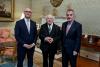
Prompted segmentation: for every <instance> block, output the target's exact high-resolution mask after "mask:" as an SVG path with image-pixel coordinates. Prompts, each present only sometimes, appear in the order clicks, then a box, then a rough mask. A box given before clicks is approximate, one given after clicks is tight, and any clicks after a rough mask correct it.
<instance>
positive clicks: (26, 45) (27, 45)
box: [23, 43, 35, 49]
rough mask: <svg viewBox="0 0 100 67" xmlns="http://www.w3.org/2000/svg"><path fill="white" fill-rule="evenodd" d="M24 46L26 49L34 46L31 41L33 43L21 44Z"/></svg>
mask: <svg viewBox="0 0 100 67" xmlns="http://www.w3.org/2000/svg"><path fill="white" fill-rule="evenodd" d="M23 46H24V47H25V48H27V49H31V48H32V47H34V46H35V44H34V43H33V44H24V45H23Z"/></svg>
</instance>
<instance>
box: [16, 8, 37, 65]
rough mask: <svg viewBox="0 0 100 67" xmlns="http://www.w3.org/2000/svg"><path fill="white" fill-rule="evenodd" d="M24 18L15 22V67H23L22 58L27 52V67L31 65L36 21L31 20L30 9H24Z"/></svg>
mask: <svg viewBox="0 0 100 67" xmlns="http://www.w3.org/2000/svg"><path fill="white" fill-rule="evenodd" d="M24 15H25V18H23V19H21V20H19V21H17V22H16V25H15V38H16V41H17V67H23V60H24V58H25V56H26V54H27V59H28V67H33V54H34V49H35V43H36V39H37V28H36V23H35V22H34V21H32V20H31V19H30V18H31V15H32V10H31V9H29V8H26V9H25V10H24Z"/></svg>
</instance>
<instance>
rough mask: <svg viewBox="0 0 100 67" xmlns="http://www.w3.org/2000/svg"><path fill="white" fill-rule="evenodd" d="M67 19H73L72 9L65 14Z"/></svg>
mask: <svg viewBox="0 0 100 67" xmlns="http://www.w3.org/2000/svg"><path fill="white" fill-rule="evenodd" d="M66 16H67V21H70V22H71V21H73V20H74V12H73V11H68V12H67V14H66Z"/></svg>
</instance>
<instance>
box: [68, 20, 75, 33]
mask: <svg viewBox="0 0 100 67" xmlns="http://www.w3.org/2000/svg"><path fill="white" fill-rule="evenodd" d="M74 28H75V21H74V22H73V23H72V25H71V27H70V29H69V31H68V34H69V33H71V32H73V30H74Z"/></svg>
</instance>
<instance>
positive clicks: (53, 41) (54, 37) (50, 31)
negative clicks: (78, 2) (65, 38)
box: [39, 15, 60, 67]
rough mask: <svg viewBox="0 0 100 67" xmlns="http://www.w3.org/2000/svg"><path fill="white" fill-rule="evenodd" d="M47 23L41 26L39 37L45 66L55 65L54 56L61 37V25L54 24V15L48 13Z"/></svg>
mask: <svg viewBox="0 0 100 67" xmlns="http://www.w3.org/2000/svg"><path fill="white" fill-rule="evenodd" d="M45 19H46V23H45V24H43V25H42V26H41V29H40V32H39V38H40V39H41V45H40V49H41V50H42V55H43V67H53V61H54V56H55V53H56V51H57V46H58V42H59V39H60V27H58V26H57V25H56V24H54V19H55V18H54V16H52V15H47V16H46V18H45Z"/></svg>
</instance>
